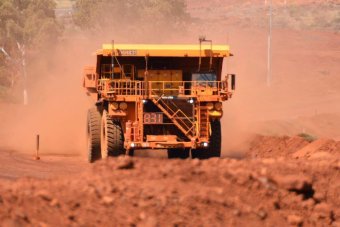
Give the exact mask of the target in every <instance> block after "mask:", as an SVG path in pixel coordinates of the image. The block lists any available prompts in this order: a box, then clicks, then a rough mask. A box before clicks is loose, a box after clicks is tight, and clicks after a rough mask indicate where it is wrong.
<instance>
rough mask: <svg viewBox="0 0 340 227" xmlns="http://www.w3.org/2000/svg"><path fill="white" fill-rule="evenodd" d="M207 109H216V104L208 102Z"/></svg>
mask: <svg viewBox="0 0 340 227" xmlns="http://www.w3.org/2000/svg"><path fill="white" fill-rule="evenodd" d="M207 108H208V110H212V109H214V104H213V103H212V102H208V103H207Z"/></svg>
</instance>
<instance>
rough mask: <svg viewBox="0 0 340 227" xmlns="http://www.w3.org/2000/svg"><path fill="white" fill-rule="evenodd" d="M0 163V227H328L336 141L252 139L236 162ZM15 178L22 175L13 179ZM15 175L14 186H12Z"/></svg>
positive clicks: (338, 214)
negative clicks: (243, 155) (244, 154)
mask: <svg viewBox="0 0 340 227" xmlns="http://www.w3.org/2000/svg"><path fill="white" fill-rule="evenodd" d="M5 154H6V155H2V156H1V157H0V166H1V168H0V170H1V174H0V178H1V179H3V180H1V182H0V204H1V206H0V226H112V225H114V226H126V225H130V226H226V225H227V226H245V225H247V226H268V225H269V226H273V225H277V226H287V225H293V226H302V225H303V226H315V225H316V226H327V225H330V226H337V225H338V224H339V220H340V209H339V206H338V205H339V203H340V199H339V198H340V196H339V192H340V181H339V173H340V142H336V141H333V140H316V141H314V142H311V143H309V142H306V141H305V140H304V139H303V138H300V137H291V138H290V137H264V136H255V137H254V138H253V139H252V140H251V142H250V144H249V147H248V151H247V153H246V156H245V157H244V159H231V158H223V159H210V160H203V161H200V160H190V159H188V160H167V159H158V158H130V157H119V158H113V159H109V160H104V161H99V162H96V163H95V164H93V165H90V164H86V163H85V161H84V160H83V159H82V158H80V157H77V156H70V157H67V156H56V155H54V156H53V155H48V156H46V155H43V156H42V159H41V160H40V161H35V160H33V159H32V156H28V155H26V156H25V155H21V154H18V153H15V152H12V153H11V152H8V153H5ZM23 176H25V177H23ZM16 178H19V179H17V180H14V179H16Z"/></svg>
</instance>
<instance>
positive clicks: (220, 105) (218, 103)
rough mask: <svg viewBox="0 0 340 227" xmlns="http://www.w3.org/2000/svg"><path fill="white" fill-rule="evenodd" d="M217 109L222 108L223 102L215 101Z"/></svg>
mask: <svg viewBox="0 0 340 227" xmlns="http://www.w3.org/2000/svg"><path fill="white" fill-rule="evenodd" d="M215 109H216V110H222V103H221V102H217V103H215Z"/></svg>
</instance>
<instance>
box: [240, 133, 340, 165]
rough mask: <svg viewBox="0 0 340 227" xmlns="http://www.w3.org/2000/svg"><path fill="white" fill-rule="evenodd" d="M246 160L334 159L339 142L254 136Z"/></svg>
mask: <svg viewBox="0 0 340 227" xmlns="http://www.w3.org/2000/svg"><path fill="white" fill-rule="evenodd" d="M246 156H247V157H248V158H273V157H276V158H278V157H281V158H296V159H298V158H303V159H336V158H339V157H340V142H337V141H334V140H331V139H317V140H315V141H312V142H309V141H307V140H306V138H303V137H300V136H295V137H288V136H281V137H277V136H260V135H258V136H255V137H254V139H253V140H252V142H251V143H250V147H249V150H248V152H247V154H246Z"/></svg>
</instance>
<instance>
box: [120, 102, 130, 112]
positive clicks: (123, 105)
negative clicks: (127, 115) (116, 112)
mask: <svg viewBox="0 0 340 227" xmlns="http://www.w3.org/2000/svg"><path fill="white" fill-rule="evenodd" d="M119 108H120V109H121V110H126V109H127V108H128V105H127V103H126V102H121V103H120V104H119Z"/></svg>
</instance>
